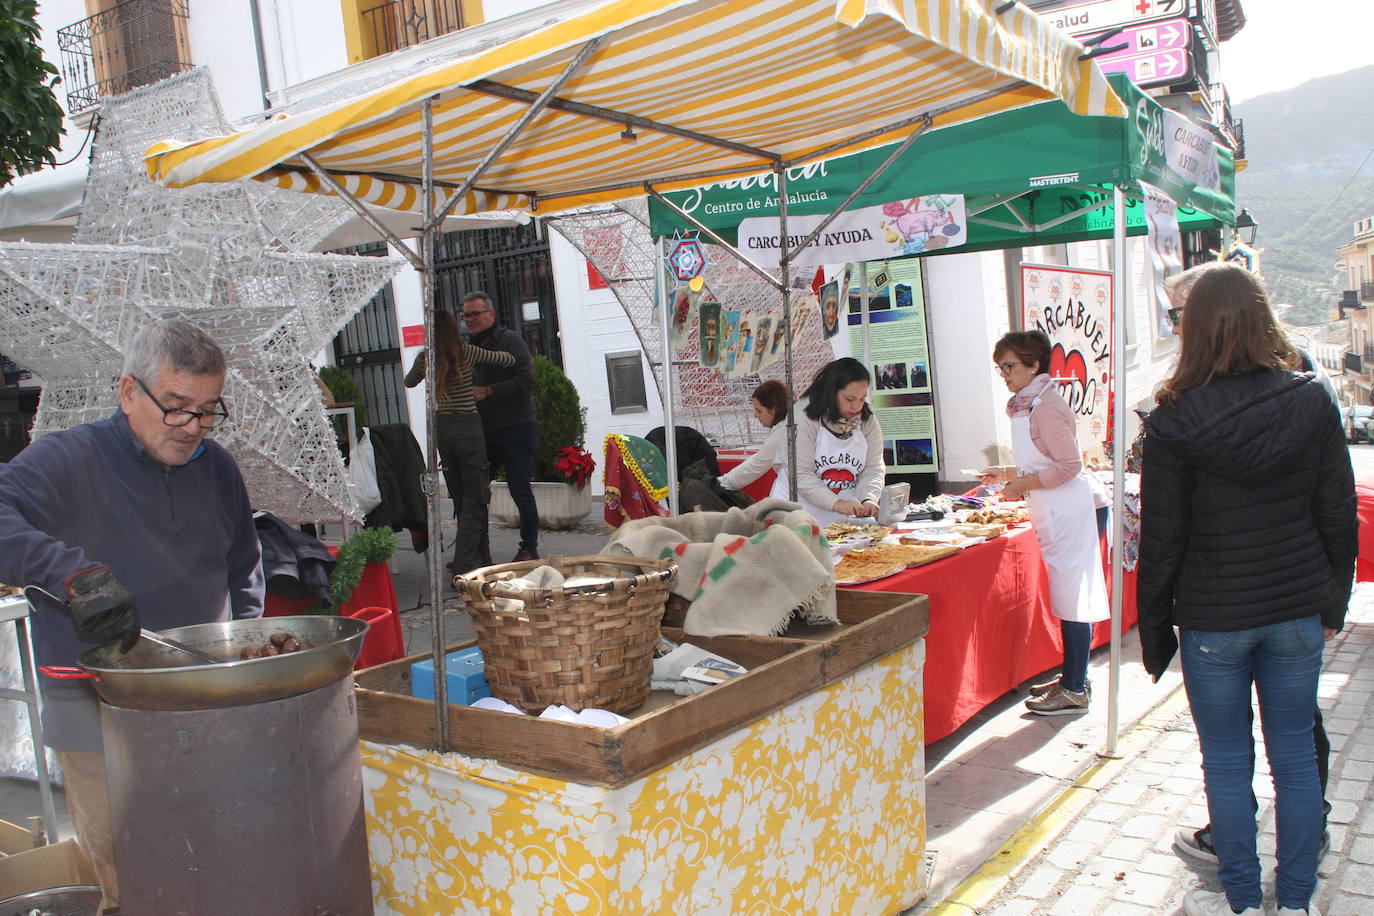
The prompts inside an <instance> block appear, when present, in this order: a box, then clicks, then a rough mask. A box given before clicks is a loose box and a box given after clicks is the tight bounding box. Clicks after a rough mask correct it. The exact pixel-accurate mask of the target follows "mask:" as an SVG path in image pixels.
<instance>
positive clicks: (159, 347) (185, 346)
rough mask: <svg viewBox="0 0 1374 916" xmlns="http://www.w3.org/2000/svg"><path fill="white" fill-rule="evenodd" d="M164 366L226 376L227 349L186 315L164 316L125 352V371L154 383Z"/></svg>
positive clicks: (135, 337)
mask: <svg viewBox="0 0 1374 916" xmlns="http://www.w3.org/2000/svg"><path fill="white" fill-rule="evenodd" d="M164 368H166V369H171V370H172V371H174V372H181V373H184V374H186V375H223V374H224V369H225V362H224V351H223V350H221V349H220V348H219V344H217V343H215V341H214V340H213V339H212V338H211V337H210V335H209V334H207V333H205V332H204V331H203V330H201V329H200V328H199V327H197V326H196V325H194V324H192V323H191V322H189V321H187V320H186V319H185V318H164V319H162V320H161V321H157V322H154V323H153V324H150V325H148V326H146V327H144V328H142V329H140V330H139V332H138V333H137V334H135V335H134V339H133V341H132V342H131V343H130V344H129V349H128V351H127V352H126V353H125V354H124V374H125V375H132V376H134V377H135V378H137V379H140V380H142V381H143V383H144V384H146V385H152V384H154V382H155V380H156V379H157V376H158V373H159V372H160V371H162V370H163V369H164Z"/></svg>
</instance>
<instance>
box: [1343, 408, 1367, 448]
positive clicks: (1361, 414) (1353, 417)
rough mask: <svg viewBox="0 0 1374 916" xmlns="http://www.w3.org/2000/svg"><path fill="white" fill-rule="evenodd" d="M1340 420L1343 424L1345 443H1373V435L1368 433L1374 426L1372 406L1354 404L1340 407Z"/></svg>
mask: <svg viewBox="0 0 1374 916" xmlns="http://www.w3.org/2000/svg"><path fill="white" fill-rule="evenodd" d="M1341 418H1342V419H1343V420H1344V422H1345V438H1346V441H1347V442H1374V434H1371V431H1370V427H1371V426H1374V406H1370V405H1368V404H1356V405H1355V406H1353V407H1342V408H1341Z"/></svg>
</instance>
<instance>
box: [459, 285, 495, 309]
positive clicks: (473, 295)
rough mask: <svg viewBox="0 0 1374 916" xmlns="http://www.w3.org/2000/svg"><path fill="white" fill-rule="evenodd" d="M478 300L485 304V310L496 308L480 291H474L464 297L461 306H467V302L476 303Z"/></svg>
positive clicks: (488, 297) (489, 298)
mask: <svg viewBox="0 0 1374 916" xmlns="http://www.w3.org/2000/svg"><path fill="white" fill-rule="evenodd" d="M478 299H481V300H482V301H483V302H485V303H486V304H487V308H491V309H494V308H496V306H495V305H493V304H492V301H491V297H490V296H488V295H487V294H486V293H484V292H482V291H481V290H480V289H474V290H473V291H472V292H470V293H468V294H467V295H466V296H464V297H463V304H464V305H467V304H468V303H469V302H476V301H477V300H478Z"/></svg>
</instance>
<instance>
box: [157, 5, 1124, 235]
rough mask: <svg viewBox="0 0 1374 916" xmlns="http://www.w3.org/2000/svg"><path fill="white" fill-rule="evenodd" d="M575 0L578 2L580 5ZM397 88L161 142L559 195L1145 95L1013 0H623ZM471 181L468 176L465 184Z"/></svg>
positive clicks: (508, 202)
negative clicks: (1112, 79) (1115, 87)
mask: <svg viewBox="0 0 1374 916" xmlns="http://www.w3.org/2000/svg"><path fill="white" fill-rule="evenodd" d="M560 9H562V10H565V12H564V13H562V18H561V19H558V18H557V17H558V16H559V15H560V13H559V10H560ZM549 11H550V18H551V19H555V20H556V21H553V22H551V23H550V24H546V25H544V26H542V27H540V28H538V29H536V30H534V31H531V32H528V33H526V34H524V35H521V36H519V37H516V38H514V39H512V40H509V41H506V42H503V43H501V44H498V45H495V46H493V47H489V48H486V49H483V50H481V51H478V52H476V53H471V54H467V55H464V56H459V57H453V58H450V59H446V60H443V61H442V62H440V63H437V64H434V65H433V66H430V67H428V68H425V69H422V70H420V71H418V72H415V73H411V74H409V75H406V76H403V77H397V78H395V79H394V80H393V81H391V82H388V83H386V84H385V85H382V86H380V87H377V88H375V89H372V90H369V91H366V92H363V93H361V94H359V95H356V96H353V97H350V98H346V99H344V100H342V101H334V102H331V103H329V104H325V105H322V106H320V107H318V108H314V109H308V110H304V111H298V112H293V113H291V114H289V115H283V116H279V117H278V118H275V119H273V120H269V121H266V122H264V123H262V124H260V125H256V126H254V127H252V128H251V129H246V130H243V131H239V132H236V133H232V134H229V135H227V136H216V137H209V138H204V139H197V140H192V141H188V142H180V141H174V140H168V141H163V142H160V143H157V144H155V145H153V146H152V147H151V148H149V150H148V152H147V155H146V160H147V168H148V173H149V175H150V176H151V177H152V178H153V179H154V180H156V181H159V182H161V183H163V184H165V185H168V186H171V187H183V186H186V185H191V184H196V183H199V182H227V181H234V180H237V179H241V178H255V179H257V180H259V181H264V182H268V183H271V184H275V185H277V186H279V187H283V188H289V189H294V190H299V191H305V192H320V191H322V190H323V191H326V192H329V193H333V191H332V190H331V189H329V188H328V187H327V186H326V185H325V184H324V182H323V181H322V179H321V177H320V175H319V172H317V171H314V170H312V167H311V165H312V162H313V164H314V165H315V167H317V168H318V169H320V170H321V171H324V172H326V173H328V175H329V176H330V177H331V178H332V179H333V180H335V181H337V183H338V184H339V185H341V186H342V187H343V188H345V189H347V191H349V192H350V193H351V194H352V195H354V196H355V197H357V198H358V199H360V200H362V201H363V202H365V203H369V204H373V205H376V206H383V207H388V208H392V209H402V210H411V211H416V212H422V211H423V206H422V203H421V201H420V196H421V195H420V193H419V188H420V182H421V173H422V170H423V161H424V155H423V140H422V137H423V132H422V123H423V116H422V106H423V103H424V101H425V100H426V99H431V98H432V99H433V106H432V108H433V143H434V176H435V180H436V195H435V196H436V202H437V201H439V200H442V199H444V198H447V197H448V196H449V195H450V194H451V193H452V192H453V191H455V190H461V191H462V192H463V193H462V194H461V195H460V197H459V200H458V202H457V205H456V208H455V209H454V210H453V211H452V212H453V213H454V214H456V215H463V214H471V213H479V212H485V211H490V210H499V209H526V210H530V211H540V212H557V211H561V210H567V209H571V208H574V207H578V206H582V205H586V204H590V203H598V202H605V201H612V200H618V199H623V198H627V197H633V196H638V195H641V194H643V193H644V191H645V187H646V185H647V184H650V183H652V184H653V185H654V186H655V188H656V189H659V190H670V189H673V188H682V187H689V186H692V185H698V184H701V183H703V182H704V181H708V180H713V179H715V180H719V179H721V178H725V177H729V176H743V175H748V174H753V173H758V172H760V171H763V170H767V169H773V168H776V167H779V166H792V165H797V164H800V163H804V162H808V161H811V160H816V159H820V158H823V157H826V156H833V155H836V154H838V153H841V152H855V151H859V150H864V149H869V148H872V147H876V146H879V145H882V144H885V143H891V142H893V141H894V140H900V139H903V138H905V137H906V136H908V135H909V134H911V133H912V132H913V131H915V130H916V129H917V128H918V127H919V125H921V124H922V123H925V122H926V119H929V123H930V125H931V126H943V125H946V124H952V123H957V122H961V121H967V120H970V119H973V118H977V117H979V116H981V115H986V114H989V113H992V112H997V111H1003V110H1007V109H1010V108H1017V107H1020V106H1024V105H1029V104H1032V103H1035V102H1039V101H1043V100H1046V99H1053V98H1059V99H1062V100H1063V101H1064V103H1065V104H1066V105H1067V106H1068V108H1069V109H1070V110H1071V111H1073V112H1075V113H1077V114H1082V115H1108V116H1118V117H1120V116H1124V115H1125V109H1124V106H1123V105H1122V103H1121V101H1120V99H1119V98H1118V97H1117V95H1116V94H1115V93H1114V92H1113V91H1112V89H1111V87H1110V85H1109V84H1108V82H1107V80H1106V79H1105V78H1104V77H1103V75H1102V73H1101V72H1100V71H1099V70H1098V68H1097V67H1096V65H1095V64H1094V63H1093V62H1092V61H1091V60H1086V59H1083V55H1084V48H1083V47H1082V46H1081V45H1080V44H1078V43H1077V42H1076V41H1075V40H1074V39H1072V38H1070V37H1068V36H1067V35H1064V34H1063V33H1061V32H1059V31H1058V30H1057V29H1055V28H1054V27H1053V26H1051V25H1050V24H1048V23H1047V22H1046V21H1044V20H1042V19H1041V18H1040V17H1039V16H1037V15H1036V14H1034V13H1033V12H1031V11H1030V10H1029V9H1027V8H1026V7H1025V6H1023V5H1020V4H1019V3H1014V2H1009V0H605V2H600V3H591V4H588V3H585V2H584V3H581V4H577V5H573V6H568V5H566V4H554V5H552V6H551V7H549ZM465 185H466V187H465Z"/></svg>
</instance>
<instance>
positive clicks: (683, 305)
mask: <svg viewBox="0 0 1374 916" xmlns="http://www.w3.org/2000/svg"><path fill="white" fill-rule="evenodd" d="M700 298H701V294H700V293H697V292H694V291H693V290H692V289H691V287H689V286H688V285H687V284H686V283H681V284H679V285H678V287H677V288H676V289H674V290H673V312H672V321H671V323H670V325H669V329H670V330H669V335H668V343H669V344H670V345H671V346H672V347H673V349H677V348H678V347H681V346H685V345H686V343H687V339H688V338H689V337H690V336H691V334H692V326H693V325H694V324H696V320H697V304H698V300H699V299H700Z"/></svg>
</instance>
